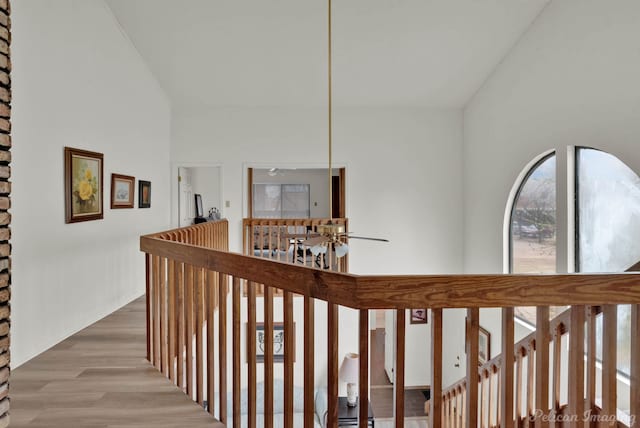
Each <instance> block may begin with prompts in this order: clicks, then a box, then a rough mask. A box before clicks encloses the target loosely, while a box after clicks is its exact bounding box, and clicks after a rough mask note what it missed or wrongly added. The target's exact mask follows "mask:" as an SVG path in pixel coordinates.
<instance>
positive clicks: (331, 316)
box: [327, 302, 338, 428]
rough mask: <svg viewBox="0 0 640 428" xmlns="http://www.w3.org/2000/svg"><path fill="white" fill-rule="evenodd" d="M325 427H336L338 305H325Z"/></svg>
mask: <svg viewBox="0 0 640 428" xmlns="http://www.w3.org/2000/svg"><path fill="white" fill-rule="evenodd" d="M327 333H328V334H327V336H328V340H327V342H328V343H327V350H328V352H327V372H328V373H327V374H328V382H327V397H328V403H327V405H328V406H327V407H328V409H327V427H328V428H337V427H338V305H336V304H335V303H331V302H329V303H328V304H327Z"/></svg>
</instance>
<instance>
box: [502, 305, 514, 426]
mask: <svg viewBox="0 0 640 428" xmlns="http://www.w3.org/2000/svg"><path fill="white" fill-rule="evenodd" d="M514 341H515V333H514V325H513V308H502V365H501V367H500V370H501V374H502V375H501V376H500V410H501V412H500V418H499V421H500V422H501V424H500V426H502V427H506V428H511V427H513V395H514V394H513V392H514V391H513V382H514V379H513V364H514V359H515V356H514Z"/></svg>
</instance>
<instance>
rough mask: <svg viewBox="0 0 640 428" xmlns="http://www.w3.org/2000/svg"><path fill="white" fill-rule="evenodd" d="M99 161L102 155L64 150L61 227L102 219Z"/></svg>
mask: <svg viewBox="0 0 640 428" xmlns="http://www.w3.org/2000/svg"><path fill="white" fill-rule="evenodd" d="M103 159H104V155H103V154H102V153H96V152H89V151H86V150H80V149H73V148H71V147H65V148H64V196H65V223H76V222H79V221H89V220H99V219H102V218H104V212H103V209H102V207H103V204H102V202H103V199H102V189H103V182H102V177H103V175H102V168H103Z"/></svg>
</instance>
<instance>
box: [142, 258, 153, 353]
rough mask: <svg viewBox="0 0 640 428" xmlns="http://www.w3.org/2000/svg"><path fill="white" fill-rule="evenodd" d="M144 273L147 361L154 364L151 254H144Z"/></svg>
mask: <svg viewBox="0 0 640 428" xmlns="http://www.w3.org/2000/svg"><path fill="white" fill-rule="evenodd" d="M144 267H145V269H144V272H145V288H146V294H145V305H146V309H147V312H146V316H145V320H146V324H147V361H149V362H150V363H153V359H152V357H151V355H152V352H153V349H152V345H151V344H152V343H153V336H152V334H153V331H152V329H151V325H152V322H153V306H152V303H151V302H152V299H151V254H149V253H145V254H144Z"/></svg>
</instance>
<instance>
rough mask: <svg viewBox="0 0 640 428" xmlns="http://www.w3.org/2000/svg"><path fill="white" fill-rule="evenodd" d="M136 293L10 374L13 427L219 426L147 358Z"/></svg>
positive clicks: (140, 305)
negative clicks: (97, 319) (116, 308)
mask: <svg viewBox="0 0 640 428" xmlns="http://www.w3.org/2000/svg"><path fill="white" fill-rule="evenodd" d="M144 314H145V306H144V300H143V299H138V300H136V301H134V302H132V303H130V304H129V305H127V306H125V307H124V308H122V309H120V310H119V311H117V312H114V313H113V314H111V315H109V316H108V317H106V318H104V319H102V320H101V321H98V322H97V323H95V324H93V325H92V326H90V327H87V328H86V329H84V330H82V331H81V332H79V333H78V334H75V335H74V336H72V337H70V338H69V339H67V340H65V341H63V342H61V343H59V344H58V345H56V346H55V347H53V348H51V349H50V350H48V351H46V352H44V353H43V354H41V355H39V356H38V357H36V358H34V359H33V360H31V361H29V362H28V363H26V364H24V365H23V366H21V367H19V368H17V369H16V370H14V371H13V372H12V373H11V387H10V388H11V393H10V394H11V413H10V416H11V427H15V428H20V427H50V428H58V427H60V428H63V427H64V428H72V427H73V428H111V427H120V428H134V427H136V428H139V427H176V428H178V427H180V428H182V427H190V428H199V427H203V428H204V427H207V428H219V427H222V426H223V425H222V424H220V423H218V422H216V421H215V419H213V418H212V417H210V416H209V415H208V414H207V413H206V412H205V411H204V410H203V409H202V408H201V407H200V406H198V405H197V404H196V403H194V402H193V401H191V400H190V399H189V398H188V397H187V396H186V395H184V394H183V393H182V392H181V391H180V390H179V389H177V388H176V387H174V386H173V385H172V384H171V383H170V382H169V381H168V380H167V379H165V378H164V376H163V375H162V374H160V373H159V372H158V371H156V370H155V369H154V368H153V367H152V366H151V365H150V364H149V363H148V362H147V361H146V359H145V354H146V344H145V316H144Z"/></svg>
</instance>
